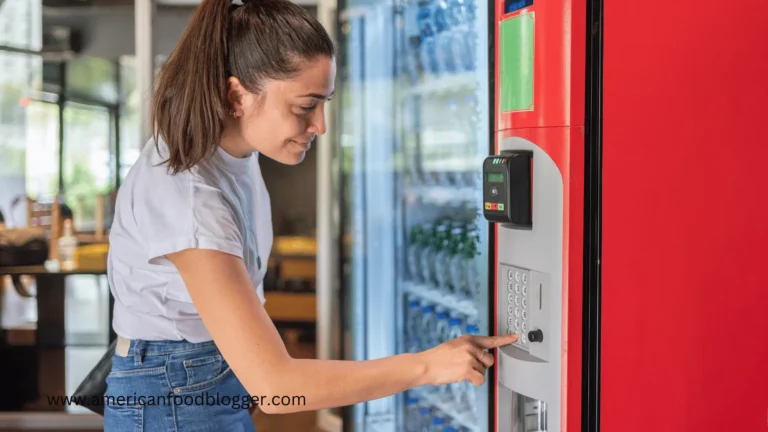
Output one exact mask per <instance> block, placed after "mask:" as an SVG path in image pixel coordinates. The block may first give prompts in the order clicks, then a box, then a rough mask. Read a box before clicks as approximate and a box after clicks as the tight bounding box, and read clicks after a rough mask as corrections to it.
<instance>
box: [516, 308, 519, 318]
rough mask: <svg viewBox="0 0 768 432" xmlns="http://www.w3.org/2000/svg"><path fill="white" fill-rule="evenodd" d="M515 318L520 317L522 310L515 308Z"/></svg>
mask: <svg viewBox="0 0 768 432" xmlns="http://www.w3.org/2000/svg"><path fill="white" fill-rule="evenodd" d="M515 316H516V317H518V318H519V317H520V308H515Z"/></svg>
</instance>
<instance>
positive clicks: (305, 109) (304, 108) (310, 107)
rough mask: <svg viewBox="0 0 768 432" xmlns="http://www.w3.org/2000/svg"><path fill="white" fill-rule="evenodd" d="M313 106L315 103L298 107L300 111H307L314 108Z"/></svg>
mask: <svg viewBox="0 0 768 432" xmlns="http://www.w3.org/2000/svg"><path fill="white" fill-rule="evenodd" d="M315 106H316V105H312V106H303V107H299V108H301V110H302V111H304V112H309V111H312V110H313V109H315Z"/></svg>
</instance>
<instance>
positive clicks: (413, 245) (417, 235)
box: [407, 225, 424, 282]
mask: <svg viewBox="0 0 768 432" xmlns="http://www.w3.org/2000/svg"><path fill="white" fill-rule="evenodd" d="M423 237H424V228H422V227H421V226H420V225H414V226H413V228H411V232H410V235H409V236H408V249H407V253H408V270H409V271H410V274H411V278H412V279H413V280H414V282H419V281H422V274H421V267H420V266H419V264H420V260H421V247H422V244H423Z"/></svg>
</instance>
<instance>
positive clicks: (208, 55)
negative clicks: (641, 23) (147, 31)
mask: <svg viewBox="0 0 768 432" xmlns="http://www.w3.org/2000/svg"><path fill="white" fill-rule="evenodd" d="M230 5H231V0H204V1H203V2H202V4H201V5H200V7H198V9H197V11H196V13H195V15H194V16H193V17H192V21H191V22H190V23H189V25H188V26H187V28H186V29H185V30H184V33H183V34H182V36H181V39H180V40H179V42H178V44H177V45H176V48H175V49H174V50H173V52H172V53H171V55H170V57H169V58H168V61H167V62H166V63H165V65H164V66H163V68H162V71H161V72H160V74H159V76H158V80H157V86H156V87H155V92H154V95H153V99H152V105H151V109H150V120H151V124H152V125H153V137H154V139H155V143H156V144H157V143H158V142H159V141H158V136H160V137H161V138H162V139H163V140H164V141H165V143H166V144H167V146H168V160H167V163H168V167H169V169H170V171H171V172H172V173H174V174H176V173H178V172H180V171H184V170H187V169H189V168H191V167H193V166H194V165H195V164H197V163H198V162H199V161H200V160H202V159H203V158H205V157H206V156H209V155H210V154H212V153H213V152H214V151H215V150H216V146H217V145H218V142H219V138H220V137H221V133H222V130H223V128H224V118H225V116H226V115H227V112H228V109H227V105H228V104H227V98H226V94H227V83H226V80H227V76H226V63H227V30H228V29H227V27H228V23H229V13H230V12H229V9H230Z"/></svg>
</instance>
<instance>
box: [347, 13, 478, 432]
mask: <svg viewBox="0 0 768 432" xmlns="http://www.w3.org/2000/svg"><path fill="white" fill-rule="evenodd" d="M487 17H488V15H487V5H485V4H482V2H478V3H475V2H474V1H472V0H420V1H417V0H408V1H406V0H398V1H397V2H395V3H391V2H384V1H368V2H348V3H343V4H342V5H340V14H339V23H340V36H341V37H340V45H341V46H340V49H341V55H340V67H339V71H340V73H339V77H340V78H339V81H340V83H339V84H338V90H337V91H338V92H339V95H340V97H339V102H338V104H339V105H338V106H337V109H338V114H337V115H338V121H337V126H338V133H337V135H336V141H337V143H336V155H335V157H336V161H337V166H338V168H339V173H340V182H339V187H338V189H337V191H336V192H337V193H338V194H339V199H338V201H339V202H340V203H341V204H340V207H341V208H340V210H341V211H340V228H341V229H340V236H339V237H340V249H339V250H340V271H341V272H340V275H341V281H340V282H341V293H342V296H343V298H344V310H343V320H344V326H343V328H344V335H345V338H344V346H345V358H347V359H355V360H367V359H375V358H380V357H383V356H388V355H394V354H398V353H404V352H409V351H410V352H413V351H423V350H426V349H428V348H431V347H432V346H434V345H436V344H438V343H441V342H443V341H445V340H448V339H450V338H454V337H457V336H459V335H460V334H463V333H467V332H470V333H477V334H489V326H488V325H489V323H488V321H489V312H490V308H489V299H488V294H489V292H488V274H489V273H488V271H489V269H488V249H489V241H488V229H487V223H486V222H485V220H484V219H483V218H482V211H481V210H482V209H481V204H482V191H481V177H480V173H481V166H482V161H483V159H484V158H485V157H486V156H487V155H488V154H489V151H490V145H491V143H490V140H489V137H490V116H489V110H488V107H489V103H488V92H489V89H488V76H489V73H488V67H487V65H488V53H487V51H488V41H487ZM489 394H490V393H489V387H488V385H485V386H483V387H480V388H474V387H472V386H471V385H469V384H466V383H464V384H458V385H452V386H444V387H441V388H419V389H415V390H413V391H409V392H406V393H404V394H398V395H395V396H393V397H390V398H384V399H382V400H377V401H371V402H368V403H365V404H359V405H357V406H354V407H349V408H348V410H347V411H346V415H345V430H350V431H352V430H354V431H393V432H394V431H398V432H400V431H410V430H421V428H424V427H427V428H431V430H443V429H445V428H447V429H446V430H447V431H451V430H452V429H453V430H455V431H470V430H472V431H475V430H476V431H481V430H487V428H488V425H489V423H488V418H489V417H488V409H487V407H488V406H489V405H488V403H489V402H488V401H489Z"/></svg>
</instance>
